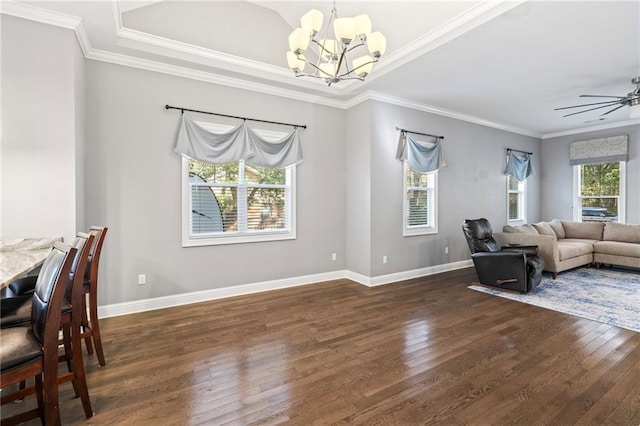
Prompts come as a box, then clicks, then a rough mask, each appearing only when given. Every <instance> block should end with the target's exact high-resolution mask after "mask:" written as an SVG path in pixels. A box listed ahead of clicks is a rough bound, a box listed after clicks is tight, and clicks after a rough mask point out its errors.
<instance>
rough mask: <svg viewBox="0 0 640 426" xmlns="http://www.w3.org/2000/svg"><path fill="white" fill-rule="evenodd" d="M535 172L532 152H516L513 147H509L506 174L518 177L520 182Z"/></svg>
mask: <svg viewBox="0 0 640 426" xmlns="http://www.w3.org/2000/svg"><path fill="white" fill-rule="evenodd" d="M533 173H534V170H533V164H532V163H531V154H530V153H528V152H518V153H516V152H515V151H514V150H512V149H507V168H506V170H505V171H504V174H505V175H508V176H512V177H514V178H516V179H517V180H518V181H519V182H522V181H523V180H526V179H527V178H528V177H529V176H531V175H532V174H533Z"/></svg>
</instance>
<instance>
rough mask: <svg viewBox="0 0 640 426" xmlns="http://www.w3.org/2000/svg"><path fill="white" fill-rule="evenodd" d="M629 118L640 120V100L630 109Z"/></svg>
mask: <svg viewBox="0 0 640 426" xmlns="http://www.w3.org/2000/svg"><path fill="white" fill-rule="evenodd" d="M629 118H640V100H638V101H637V103H636V104H635V105H634V104H632V105H631V107H630V108H629Z"/></svg>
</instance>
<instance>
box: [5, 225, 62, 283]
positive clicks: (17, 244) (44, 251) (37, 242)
mask: <svg viewBox="0 0 640 426" xmlns="http://www.w3.org/2000/svg"><path fill="white" fill-rule="evenodd" d="M56 241H62V238H60V237H57V238H17V239H11V240H1V241H0V288H4V287H6V286H8V285H9V284H11V282H12V281H13V280H15V279H16V278H20V277H21V276H23V275H26V274H27V273H29V272H30V271H32V270H34V269H35V268H37V267H38V266H40V265H42V263H44V260H45V259H46V258H47V255H48V254H49V252H50V251H51V247H53V244H54V243H55V242H56Z"/></svg>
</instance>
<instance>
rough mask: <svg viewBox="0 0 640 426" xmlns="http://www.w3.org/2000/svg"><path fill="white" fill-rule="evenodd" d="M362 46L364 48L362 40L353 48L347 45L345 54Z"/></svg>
mask: <svg viewBox="0 0 640 426" xmlns="http://www.w3.org/2000/svg"><path fill="white" fill-rule="evenodd" d="M362 46H364V41H362V40H360V44H356V45H355V46H351V43H349V48H348V49H347V52H351V51H352V50H353V49H356V48H358V47H362Z"/></svg>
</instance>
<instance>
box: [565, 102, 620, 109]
mask: <svg viewBox="0 0 640 426" xmlns="http://www.w3.org/2000/svg"><path fill="white" fill-rule="evenodd" d="M618 102H620V101H606V102H593V103H590V104H582V105H573V106H567V107H562V108H554V109H553V110H554V111H558V110H561V109H569V108H579V107H585V106H591V105H603V104H607V105H615V104H617V103H618Z"/></svg>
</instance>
